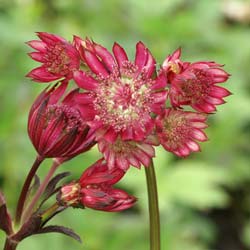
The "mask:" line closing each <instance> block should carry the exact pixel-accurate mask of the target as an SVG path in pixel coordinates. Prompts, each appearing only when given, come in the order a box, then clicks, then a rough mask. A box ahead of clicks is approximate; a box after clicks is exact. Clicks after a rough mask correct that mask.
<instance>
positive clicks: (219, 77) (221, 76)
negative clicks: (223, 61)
mask: <svg viewBox="0 0 250 250" xmlns="http://www.w3.org/2000/svg"><path fill="white" fill-rule="evenodd" d="M208 72H209V74H211V75H212V76H213V81H214V82H215V83H221V82H225V81H227V79H228V78H229V74H228V73H227V72H226V71H224V70H223V69H220V68H211V69H209V70H208Z"/></svg>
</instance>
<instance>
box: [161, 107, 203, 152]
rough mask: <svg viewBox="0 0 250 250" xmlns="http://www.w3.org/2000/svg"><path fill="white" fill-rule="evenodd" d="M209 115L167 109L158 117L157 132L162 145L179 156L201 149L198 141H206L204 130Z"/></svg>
mask: <svg viewBox="0 0 250 250" xmlns="http://www.w3.org/2000/svg"><path fill="white" fill-rule="evenodd" d="M206 119H207V116H206V115H204V114H201V113H196V112H188V111H181V110H174V109H166V110H165V113H164V114H162V115H160V116H157V117H156V132H157V135H158V137H159V141H160V143H161V145H162V146H163V147H164V148H165V149H166V150H167V151H170V152H172V153H174V154H176V155H177V156H180V157H185V156H188V155H189V154H190V153H191V152H196V151H200V146H199V144H198V143H197V141H201V142H203V141H206V140H207V136H206V134H205V133H204V132H203V131H202V130H203V129H204V128H206V127H207V124H206V123H205V122H206Z"/></svg>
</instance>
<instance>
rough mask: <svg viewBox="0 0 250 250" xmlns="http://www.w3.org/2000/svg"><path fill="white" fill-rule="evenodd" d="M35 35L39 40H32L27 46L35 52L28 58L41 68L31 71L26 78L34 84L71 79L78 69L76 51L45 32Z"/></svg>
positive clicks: (61, 39)
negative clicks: (39, 64) (40, 64)
mask: <svg viewBox="0 0 250 250" xmlns="http://www.w3.org/2000/svg"><path fill="white" fill-rule="evenodd" d="M37 35H38V37H39V38H40V39H41V40H32V41H29V42H28V43H27V44H28V45H29V46H30V47H32V48H33V49H35V50H37V51H36V52H31V53H29V56H30V57H31V58H32V59H34V60H35V61H38V62H40V63H42V66H40V67H38V68H35V69H33V70H31V71H30V72H29V73H28V74H27V76H28V77H30V78H32V79H33V80H34V81H36V82H51V81H54V80H58V79H62V78H64V79H68V80H69V79H71V78H72V76H73V72H74V71H75V70H78V69H79V67H80V55H79V53H78V51H77V49H76V48H75V47H74V46H73V45H71V44H70V43H68V42H67V41H66V40H65V39H64V38H62V37H60V36H57V35H53V34H49V33H46V32H38V33H37Z"/></svg>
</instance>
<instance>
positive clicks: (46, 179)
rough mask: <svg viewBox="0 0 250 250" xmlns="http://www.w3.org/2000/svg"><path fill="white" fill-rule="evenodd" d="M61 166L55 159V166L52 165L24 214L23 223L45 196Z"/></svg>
mask: <svg viewBox="0 0 250 250" xmlns="http://www.w3.org/2000/svg"><path fill="white" fill-rule="evenodd" d="M60 165H61V163H60V162H59V161H57V160H56V159H54V161H53V164H52V166H51V168H50V170H49V172H48V174H47V175H46V177H45V179H44V181H43V182H42V183H41V185H40V187H39V189H38V190H37V192H36V194H35V195H34V197H33V199H32V200H31V202H30V204H29V206H28V207H27V208H26V210H25V211H24V214H23V221H24V222H25V221H26V220H27V219H28V218H29V217H30V216H31V214H32V212H33V209H34V207H35V205H36V203H37V201H38V200H39V198H40V197H41V195H42V194H43V192H44V190H45V188H46V187H47V185H48V183H49V181H50V179H51V177H52V176H53V174H54V173H55V171H56V170H57V168H58V167H59V166H60Z"/></svg>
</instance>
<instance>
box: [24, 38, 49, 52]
mask: <svg viewBox="0 0 250 250" xmlns="http://www.w3.org/2000/svg"><path fill="white" fill-rule="evenodd" d="M27 44H28V45H29V46H30V47H31V48H33V49H36V50H38V51H40V52H46V51H47V45H46V43H45V42H42V41H39V40H32V41H29V42H27Z"/></svg>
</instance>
